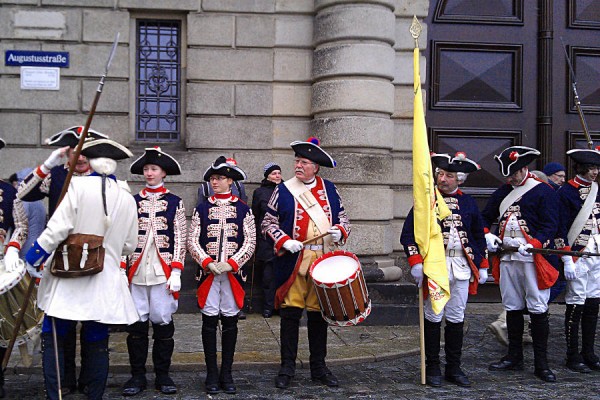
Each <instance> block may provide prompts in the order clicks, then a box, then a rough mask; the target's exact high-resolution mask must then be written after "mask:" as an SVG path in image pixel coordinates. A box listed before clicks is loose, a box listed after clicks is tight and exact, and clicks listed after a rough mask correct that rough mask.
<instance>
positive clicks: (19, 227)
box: [0, 139, 28, 398]
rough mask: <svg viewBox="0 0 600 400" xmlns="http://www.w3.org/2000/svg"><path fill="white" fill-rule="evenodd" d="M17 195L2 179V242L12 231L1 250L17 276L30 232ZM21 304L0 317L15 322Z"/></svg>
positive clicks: (2, 350) (0, 379) (2, 346)
mask: <svg viewBox="0 0 600 400" xmlns="http://www.w3.org/2000/svg"><path fill="white" fill-rule="evenodd" d="M5 146H6V143H5V142H4V140H2V139H0V150H1V149H3V148H4V147H5ZM16 197H17V191H16V190H15V188H14V187H13V186H12V185H11V184H10V183H8V182H5V181H3V180H0V216H2V218H0V243H2V244H4V243H6V239H7V237H6V236H7V235H8V234H10V233H11V232H12V235H11V237H10V241H9V242H8V245H7V248H6V249H4V248H3V247H4V246H2V250H0V251H5V252H6V254H5V255H4V268H5V270H6V272H7V273H13V274H15V276H17V275H18V274H19V273H20V272H19V270H20V269H22V268H23V266H22V264H20V259H19V250H20V249H21V248H22V247H23V245H24V243H25V240H26V239H27V233H28V224H27V215H26V213H25V210H24V208H23V204H22V203H21V201H20V200H18V199H17V198H16ZM19 264H20V265H19ZM21 276H22V275H21ZM0 290H2V292H4V290H5V288H3V287H2V288H0ZM0 296H1V295H0ZM7 304H10V302H7ZM19 306H20V304H16V305H15V307H14V308H13V309H11V308H10V306H9V307H8V309H5V308H4V307H3V308H2V309H1V310H0V312H1V313H0V318H2V319H3V320H4V321H5V322H6V323H7V324H9V323H10V324H14V320H15V316H16V315H17V313H18V309H19ZM4 313H6V314H4ZM7 345H8V343H7V342H4V341H2V343H0V360H2V359H4V355H5V354H6V346H7ZM4 395H5V393H4V371H3V370H2V368H0V398H4Z"/></svg>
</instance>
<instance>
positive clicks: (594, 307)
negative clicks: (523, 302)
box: [558, 148, 600, 373]
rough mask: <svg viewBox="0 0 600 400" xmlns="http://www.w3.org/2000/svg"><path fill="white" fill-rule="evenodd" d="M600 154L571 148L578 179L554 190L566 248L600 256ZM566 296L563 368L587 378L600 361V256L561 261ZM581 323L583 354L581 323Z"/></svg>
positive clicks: (570, 153) (597, 150)
mask: <svg viewBox="0 0 600 400" xmlns="http://www.w3.org/2000/svg"><path fill="white" fill-rule="evenodd" d="M599 150H600V149H598V148H596V149H593V150H587V149H586V150H584V149H574V150H569V151H567V155H568V156H569V157H570V158H571V159H572V160H573V161H574V162H575V171H576V173H577V175H576V176H575V177H574V178H573V179H571V180H569V181H568V182H567V183H566V184H565V185H563V187H562V188H561V189H560V190H559V191H558V197H559V199H560V215H561V228H562V229H561V233H562V236H563V239H564V245H566V248H567V249H569V248H570V249H572V250H577V251H581V250H585V251H590V252H594V253H598V252H599V251H600V249H599V246H600V226H599V221H600V193H598V184H597V183H596V179H597V177H598V169H599V168H600V151H599ZM562 260H563V263H564V269H563V272H564V277H565V278H566V279H567V291H566V293H565V302H566V303H567V308H566V310H565V336H566V339H567V363H566V365H567V368H569V369H570V370H572V371H575V372H581V373H588V372H590V369H592V370H596V371H597V370H600V360H599V359H598V356H597V355H596V354H595V353H594V344H595V339H596V327H597V324H598V308H599V305H600V257H589V258H585V257H581V258H579V259H578V260H577V261H576V262H573V258H572V257H571V256H563V257H562ZM580 322H581V352H580V351H579V324H580Z"/></svg>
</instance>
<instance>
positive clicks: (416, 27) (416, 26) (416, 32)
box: [409, 15, 426, 385]
mask: <svg viewBox="0 0 600 400" xmlns="http://www.w3.org/2000/svg"><path fill="white" fill-rule="evenodd" d="M409 31H410V34H411V36H412V37H413V39H415V49H418V48H419V36H420V35H421V31H422V27H421V24H420V23H419V20H418V19H417V16H416V15H414V16H413V20H412V23H411V25H410V28H409ZM415 76H417V75H416V74H415ZM419 76H420V74H419ZM413 157H414V154H413ZM418 291H419V348H420V350H421V385H425V383H426V379H425V312H424V309H423V287H422V283H421V287H419V288H418Z"/></svg>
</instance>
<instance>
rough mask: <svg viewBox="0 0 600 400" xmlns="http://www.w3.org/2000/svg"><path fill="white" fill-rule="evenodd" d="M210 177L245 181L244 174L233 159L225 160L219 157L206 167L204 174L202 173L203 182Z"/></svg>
mask: <svg viewBox="0 0 600 400" xmlns="http://www.w3.org/2000/svg"><path fill="white" fill-rule="evenodd" d="M212 175H223V176H226V177H228V178H231V179H233V180H234V181H243V180H244V179H246V174H245V173H244V171H242V169H241V168H240V167H238V166H237V162H236V161H235V160H234V159H233V158H225V156H220V157H219V158H217V159H216V160H215V162H214V163H213V164H212V165H211V166H210V167H208V169H207V170H206V172H204V180H205V181H208V180H210V177H211V176H212Z"/></svg>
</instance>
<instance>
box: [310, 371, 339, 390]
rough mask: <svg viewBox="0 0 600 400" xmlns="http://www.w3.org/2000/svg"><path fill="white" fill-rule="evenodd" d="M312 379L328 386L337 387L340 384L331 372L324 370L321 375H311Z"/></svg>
mask: <svg viewBox="0 0 600 400" xmlns="http://www.w3.org/2000/svg"><path fill="white" fill-rule="evenodd" d="M312 380H313V381H315V382H321V383H322V384H323V385H325V386H329V387H338V386H339V385H340V383H339V382H338V379H337V378H336V377H335V375H333V374H332V373H331V372H326V373H325V374H324V375H321V376H313V377H312Z"/></svg>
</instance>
